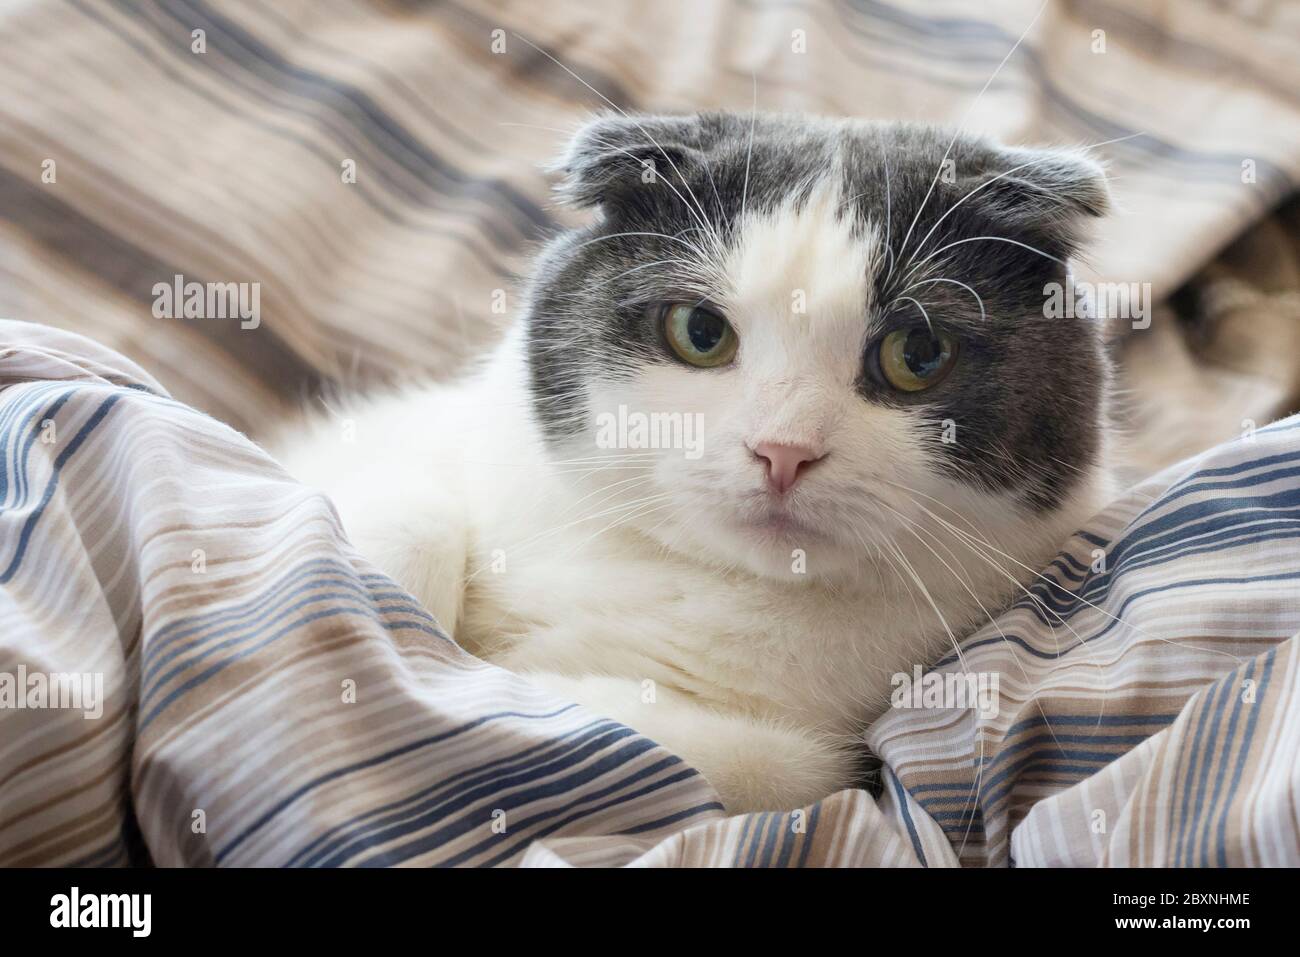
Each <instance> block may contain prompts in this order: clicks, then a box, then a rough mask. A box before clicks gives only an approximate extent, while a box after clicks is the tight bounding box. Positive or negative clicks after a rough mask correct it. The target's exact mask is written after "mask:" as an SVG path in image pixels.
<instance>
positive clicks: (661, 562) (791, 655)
mask: <svg viewBox="0 0 1300 957" xmlns="http://www.w3.org/2000/svg"><path fill="white" fill-rule="evenodd" d="M552 539H553V540H552V541H551V542H550V543H549V545H548V547H547V548H545V549H540V548H526V547H521V548H517V549H515V550H514V551H513V554H512V550H510V549H496V550H491V549H487V550H483V549H479V551H480V552H481V554H480V555H479V556H478V561H479V563H480V564H481V565H485V566H486V567H487V570H486V571H484V572H481V573H479V574H477V575H476V576H475V577H474V578H473V580H472V581H471V583H470V586H469V588H468V589H467V591H466V596H465V598H466V605H465V611H464V615H463V619H462V621H463V627H462V629H461V634H460V635H458V637H459V638H460V639H461V640H462V641H463V642H464V643H465V644H466V645H467V646H468V647H469V648H470V650H471V651H474V652H475V653H478V654H481V655H483V656H484V657H487V658H490V659H492V660H495V661H497V662H498V663H500V664H502V665H504V666H505V667H508V668H511V669H512V670H517V671H529V670H537V671H552V672H561V673H568V674H574V675H580V674H602V673H603V674H613V675H619V676H621V677H627V678H632V679H634V680H637V681H639V682H642V683H644V684H645V685H646V688H647V689H652V688H653V687H654V686H655V685H665V686H668V687H671V688H673V689H675V690H679V691H684V692H686V693H689V694H692V695H694V696H697V697H698V698H700V699H702V700H705V701H707V702H709V703H711V704H715V705H717V706H719V707H724V708H738V709H742V710H751V711H756V712H760V711H761V712H768V713H776V714H779V715H782V716H788V717H791V718H794V719H796V720H799V721H800V722H801V723H808V724H816V725H821V726H825V727H828V728H833V729H836V730H848V729H849V728H852V727H854V726H856V725H859V724H860V723H861V722H862V721H864V720H865V719H866V718H867V717H870V716H872V715H873V714H874V713H878V711H879V710H880V707H881V706H882V704H883V702H884V700H885V699H886V698H887V695H888V688H889V680H890V676H891V675H892V674H893V673H895V672H897V671H899V670H904V669H910V668H911V665H912V661H911V657H912V655H913V654H914V652H915V648H916V635H915V634H913V633H912V625H913V624H914V622H911V621H909V619H910V618H912V617H914V616H913V615H912V612H913V609H911V607H910V606H909V607H908V608H907V609H904V608H902V607H893V605H892V602H891V599H890V597H889V596H888V595H887V594H880V595H845V594H842V593H841V594H838V595H837V594H833V593H831V592H828V591H827V590H825V589H822V588H818V587H816V586H814V585H812V584H803V583H791V584H782V583H775V584H774V583H773V582H770V581H763V580H759V579H755V578H748V577H744V576H735V575H726V574H722V573H719V572H716V571H714V570H712V569H710V568H708V567H706V566H703V565H698V564H695V563H693V562H690V561H688V560H682V559H678V558H673V557H669V556H665V555H664V554H663V553H662V552H661V551H659V550H657V549H654V548H652V547H649V546H647V547H646V548H645V549H644V551H639V550H637V549H636V548H635V547H620V545H619V543H618V542H619V540H614V539H611V540H609V541H606V542H602V543H600V545H598V546H593V545H592V543H591V542H583V541H582V540H581V539H580V538H579V537H577V536H566V535H562V534H561V535H555V536H552ZM578 546H581V547H578ZM493 557H495V560H496V564H495V567H493V566H492V565H490V564H488V563H490V562H492V560H493ZM904 611H906V612H907V616H906V617H905V616H904Z"/></svg>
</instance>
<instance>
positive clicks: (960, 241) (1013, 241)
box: [903, 236, 1070, 281]
mask: <svg viewBox="0 0 1300 957" xmlns="http://www.w3.org/2000/svg"><path fill="white" fill-rule="evenodd" d="M978 242H997V243H1010V244H1011V245H1012V246H1019V247H1020V248H1021V249H1027V250H1028V251H1029V252H1031V253H1036V254H1038V255H1039V256H1042V257H1043V258H1044V259H1050V260H1051V261H1052V262H1054V263H1057V264H1058V265H1060V266H1061V268H1062V269H1069V268H1070V264H1069V263H1067V262H1066V261H1065V260H1064V259H1062V258H1061V257H1060V256H1053V255H1052V254H1051V253H1047V252H1043V250H1041V249H1039V248H1038V247H1037V246H1032V245H1030V244H1029V243H1022V242H1021V241H1020V240H1018V239H1009V238H1007V237H1006V236H970V237H968V238H966V239H956V240H953V241H952V242H950V243H948V244H947V245H946V246H940V247H939V248H938V249H936V250H935V251H934V252H932V253H930V255H928V256H926V257H925V258H924V259H922V260H921V261H920V262H918V263H917V264H916V265H915V266H913V267H912V268H911V269H909V270H908V271H907V273H906V274H905V275H904V277H903V279H904V281H907V280H908V279H910V278H911V276H912V274H913V273H915V272H916V270H918V269H920V268H921V267H922V266H924V265H925V264H926V263H927V262H929V261H930V260H931V259H933V258H934V257H935V256H938V255H939V254H940V253H943V252H947V251H948V250H949V249H953V248H955V247H957V246H964V245H966V243H978Z"/></svg>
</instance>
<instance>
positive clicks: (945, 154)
mask: <svg viewBox="0 0 1300 957" xmlns="http://www.w3.org/2000/svg"><path fill="white" fill-rule="evenodd" d="M1047 3H1048V0H1043V3H1042V5H1041V6H1039V8H1038V12H1037V13H1035V14H1034V18H1033V19H1032V20H1030V21H1029V25H1028V26H1026V27H1025V29H1024V31H1023V32H1022V33H1021V34H1020V36H1019V37H1018V38H1017V39H1016V42H1015V43H1014V44H1013V45H1012V47H1011V49H1010V50H1008V51H1007V55H1006V56H1004V57H1003V58H1002V60H1001V62H999V63H998V65H997V66H996V67H995V68H994V70H993V73H992V74H990V76H989V78H988V79H987V80H985V81H984V85H983V86H982V87H980V91H979V93H977V94H975V99H974V101H973V102H972V103H971V105H970V106H969V107H967V109H966V112H965V114H964V115H963V116H962V118H961V122H959V123H958V124H957V128H956V130H955V131H954V132H953V134H952V139H951V140H949V141H948V147H947V149H945V150H944V151H943V156H942V158H941V159H940V160H939V165H938V167H937V168H936V169H935V171H934V178H933V179H931V180H930V188H929V189H927V190H926V191H925V198H924V199H922V200H921V205H920V206H918V207H917V208H916V215H915V216H913V217H912V223H911V225H909V226H908V227H907V235H905V236H904V237H903V245H902V246H901V247H899V250H898V255H899V257H900V258H901V257H902V256H903V254H904V253H905V252H907V243H908V240H909V239H911V237H912V230H914V229H915V228H916V224H917V222H918V221H919V220H920V218H921V213H922V212H924V211H925V207H926V205H927V204H928V203H929V202H930V196H931V195H932V194H933V193H934V187H935V186H936V185H937V184H938V182H939V177H940V176H942V175H943V170H944V164H945V163H947V162H948V157H949V155H950V154H951V153H952V148H953V146H955V145H956V143H957V138H958V137H959V136H961V134H962V131H963V130H965V128H966V121H967V120H969V119H970V116H971V114H972V113H974V112H975V108H976V107H977V106H979V102H980V100H982V99H983V98H984V94H985V93H986V92H988V88H989V87H990V86H991V85H992V84H993V81H994V80H995V79H997V76H998V74H999V73H1001V72H1002V68H1003V67H1004V66H1006V65H1007V61H1008V60H1010V59H1011V57H1012V55H1013V54H1014V53H1015V52H1016V51H1017V50H1018V49H1020V44H1022V43H1024V42H1025V37H1027V36H1029V31H1030V30H1032V29H1033V28H1034V24H1036V23H1037V22H1038V18H1039V17H1041V16H1042V15H1043V11H1044V10H1046V9H1047Z"/></svg>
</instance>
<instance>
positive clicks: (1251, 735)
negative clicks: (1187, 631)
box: [1215, 648, 1277, 867]
mask: <svg viewBox="0 0 1300 957" xmlns="http://www.w3.org/2000/svg"><path fill="white" fill-rule="evenodd" d="M1276 659H1277V649H1276V648H1274V649H1273V650H1272V651H1270V652H1268V654H1266V655H1264V669H1263V673H1262V674H1261V675H1260V679H1259V691H1258V693H1257V694H1256V695H1255V704H1254V706H1253V707H1252V708H1251V709H1250V717H1249V718H1247V719H1246V733H1245V736H1244V737H1243V739H1242V742H1241V749H1240V750H1239V751H1238V752H1237V765H1236V767H1234V768H1233V769H1232V785H1231V787H1230V788H1229V789H1228V800H1227V803H1225V804H1224V806H1223V810H1222V811H1221V812H1220V814H1219V833H1218V840H1217V841H1216V842H1215V843H1216V848H1215V849H1216V851H1217V852H1218V854H1217V856H1218V861H1219V866H1220V867H1227V866H1228V845H1227V830H1228V814H1229V813H1230V812H1231V811H1232V806H1233V802H1235V801H1236V800H1237V788H1238V787H1239V786H1240V785H1241V775H1242V771H1243V769H1244V768H1245V767H1246V755H1247V754H1248V753H1249V752H1250V748H1251V745H1252V743H1253V742H1254V740H1255V725H1256V723H1257V722H1258V720H1259V712H1260V709H1261V708H1263V706H1264V695H1265V693H1266V692H1267V691H1268V684H1269V679H1271V678H1272V676H1273V662H1274V661H1275V660H1276Z"/></svg>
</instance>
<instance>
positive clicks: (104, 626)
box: [0, 322, 1300, 867]
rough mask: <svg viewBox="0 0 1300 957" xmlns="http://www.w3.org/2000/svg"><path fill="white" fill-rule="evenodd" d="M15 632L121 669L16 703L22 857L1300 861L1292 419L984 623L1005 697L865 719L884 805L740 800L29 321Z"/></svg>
mask: <svg viewBox="0 0 1300 957" xmlns="http://www.w3.org/2000/svg"><path fill="white" fill-rule="evenodd" d="M0 622H2V623H3V629H2V630H0V692H2V691H3V688H4V687H5V685H4V680H5V676H6V675H8V676H14V675H18V674H20V673H23V674H26V675H28V676H30V675H34V674H41V675H47V676H48V675H59V674H77V675H88V676H98V678H97V679H96V680H98V681H99V682H100V685H101V686H102V697H101V698H99V699H98V701H97V702H91V701H88V700H82V701H80V702H79V703H78V704H79V706H78V707H39V706H36V705H35V703H34V701H35V699H33V698H32V697H31V696H30V694H29V695H28V696H27V698H26V699H25V704H26V705H27V706H24V707H18V706H15V701H14V700H13V699H12V698H11V699H10V700H9V702H8V706H6V707H3V708H0V864H3V865H34V864H73V865H124V864H131V863H134V864H139V863H145V862H147V861H152V862H154V863H156V864H160V865H222V866H252V865H276V866H280V865H291V866H332V865H355V866H387V865H504V864H513V865H536V866H547V865H637V866H688V865H705V864H708V865H735V866H776V867H794V866H812V865H899V866H902V865H914V866H915V865H920V866H931V867H934V866H952V865H958V864H964V865H975V866H1008V865H1012V864H1015V865H1019V866H1037V865H1052V864H1075V865H1098V864H1101V865H1124V864H1141V865H1164V864H1169V865H1196V866H1200V865H1233V866H1264V865H1282V864H1290V865H1297V864H1300V832H1298V831H1297V824H1296V822H1297V819H1300V807H1297V800H1298V799H1300V637H1298V636H1300V418H1295V419H1289V420H1284V421H1282V422H1279V423H1277V424H1275V425H1272V426H1270V427H1268V428H1264V429H1260V430H1258V431H1255V432H1252V433H1248V434H1245V435H1243V436H1242V437H1241V438H1240V439H1239V440H1238V441H1236V442H1233V443H1230V444H1228V445H1224V446H1221V447H1219V448H1216V449H1214V450H1211V451H1209V452H1206V453H1204V454H1203V455H1201V456H1199V457H1197V458H1195V459H1193V460H1191V461H1188V462H1186V463H1184V464H1182V465H1179V466H1177V467H1175V468H1173V469H1171V470H1168V471H1166V472H1164V473H1163V474H1161V475H1159V476H1157V477H1156V478H1153V479H1151V480H1149V481H1147V482H1145V483H1144V484H1142V485H1140V486H1138V487H1136V488H1134V489H1133V490H1132V491H1131V492H1130V493H1128V494H1127V495H1125V496H1124V497H1123V498H1121V499H1120V500H1118V501H1117V502H1115V503H1114V504H1113V505H1112V506H1111V507H1109V508H1108V509H1106V510H1105V512H1103V513H1102V514H1101V515H1098V516H1097V517H1096V518H1095V519H1094V520H1093V521H1092V522H1090V523H1089V525H1088V527H1087V528H1086V529H1085V530H1083V531H1081V532H1080V533H1079V534H1078V535H1077V536H1075V537H1074V538H1073V539H1071V540H1070V542H1068V543H1067V544H1066V546H1065V548H1064V549H1063V551H1062V552H1061V554H1060V556H1059V557H1058V558H1057V559H1056V560H1054V561H1053V562H1051V563H1050V564H1049V565H1048V566H1047V567H1046V568H1044V569H1042V570H1041V572H1040V573H1039V574H1038V575H1037V576H1036V577H1035V578H1034V579H1033V580H1032V582H1031V584H1030V585H1029V587H1028V588H1027V590H1026V593H1025V595H1024V598H1023V599H1022V600H1021V601H1020V602H1018V603H1017V604H1016V605H1015V606H1014V607H1012V608H1010V609H1009V610H1007V611H1006V612H1005V613H1003V614H1001V615H1000V616H999V617H998V618H997V619H996V620H995V621H991V622H990V623H989V625H988V626H987V627H985V628H983V629H981V630H980V631H979V632H977V633H976V634H974V635H972V636H971V637H970V638H969V639H968V640H966V641H965V642H964V645H963V654H962V658H963V660H964V662H965V668H966V669H968V670H969V671H970V672H978V673H983V674H997V675H998V676H999V678H1000V681H999V683H998V697H997V699H996V707H994V708H988V709H982V710H980V711H979V712H976V711H973V710H935V709H928V708H920V709H907V708H897V709H893V710H891V711H890V712H889V713H888V714H887V715H886V716H885V717H884V718H883V719H881V720H880V721H878V722H877V723H876V724H875V725H874V726H873V727H871V728H870V729H869V732H868V734H867V741H868V742H869V744H870V746H871V747H872V749H873V750H874V751H875V752H876V753H877V754H878V755H879V756H880V758H881V759H882V761H883V768H882V772H881V773H882V777H883V782H884V787H883V791H882V793H881V795H880V797H879V798H878V799H877V798H873V797H872V796H871V795H870V794H869V793H868V792H866V791H845V792H842V793H840V794H836V795H834V796H832V797H830V798H828V799H827V800H825V801H822V802H821V803H820V804H817V805H814V806H812V807H808V808H800V809H790V811H789V812H788V813H771V814H754V815H746V816H739V817H727V816H726V815H725V814H724V812H723V811H722V809H721V807H720V806H719V804H718V802H717V800H716V796H715V795H714V794H713V792H712V791H711V789H710V787H709V786H708V784H707V783H706V782H705V781H704V780H703V778H701V777H700V776H699V775H698V774H697V773H695V772H694V771H693V770H692V769H691V768H689V767H687V766H686V765H684V764H683V762H682V761H681V760H680V759H679V758H677V757H676V756H674V755H672V754H670V753H668V752H666V751H665V750H664V749H663V748H661V747H659V746H657V745H656V744H654V743H652V742H650V741H648V740H646V739H644V738H642V737H641V736H639V735H638V734H636V733H635V732H633V731H631V730H630V729H628V728H626V727H622V726H620V725H618V724H616V723H614V722H612V721H609V720H606V719H604V718H602V717H600V716H599V715H595V714H590V713H586V712H584V711H583V710H582V709H580V708H579V707H577V706H575V705H572V704H570V703H567V702H564V701H560V700H556V699H553V698H550V697H548V696H547V695H546V694H543V693H542V692H541V691H539V690H536V689H534V688H532V687H530V686H529V685H528V684H527V683H526V682H524V681H522V680H521V679H518V678H515V677H513V676H512V675H510V674H507V673H505V672H503V671H501V670H499V669H497V668H495V667H493V666H491V665H488V664H485V663H483V662H479V661H476V660H474V659H472V658H471V657H470V656H468V655H467V654H465V653H464V652H462V651H461V650H459V649H458V648H457V647H456V646H455V645H454V644H453V643H452V642H451V641H450V640H448V639H447V637H446V636H445V635H444V634H443V633H442V632H441V631H440V629H439V628H438V625H437V623H436V622H435V621H433V620H432V619H431V618H430V617H429V615H428V614H427V613H426V612H425V611H424V610H423V609H421V608H420V607H419V606H418V605H417V604H416V603H415V602H414V601H413V600H412V599H411V598H410V596H408V595H406V594H404V593H403V592H402V591H401V590H400V589H399V588H397V587H396V586H395V585H394V584H393V583H392V582H391V581H389V580H388V579H386V578H385V577H384V576H383V575H381V574H378V573H377V572H376V571H375V570H374V569H373V568H372V567H370V566H368V565H367V564H366V562H365V561H364V560H363V559H362V558H360V557H359V556H358V555H357V554H356V553H355V552H354V551H353V550H352V549H351V547H350V546H349V545H348V543H347V542H346V540H345V539H344V538H343V536H342V534H341V532H340V528H339V524H338V520H337V517H336V516H335V514H334V511H333V509H332V507H331V506H330V504H329V502H328V501H327V500H326V499H324V498H323V497H322V496H321V495H320V494H319V493H317V492H314V491H312V490H311V489H308V488H305V487H303V486H301V485H298V484H296V483H295V482H294V481H293V480H291V479H290V478H289V477H288V476H287V475H286V474H285V473H284V472H283V471H282V470H281V469H280V468H279V467H278V466H277V465H276V464H275V463H274V462H273V461H271V460H270V459H269V458H268V457H267V455H266V454H265V453H264V452H263V451H261V449H260V448H258V447H257V446H256V445H254V444H253V443H252V442H250V441H249V440H248V439H246V438H245V437H244V436H242V435H241V434H240V433H238V432H236V431H235V430H234V429H232V428H230V427H229V426H227V425H225V424H222V423H221V422H219V421H218V420H216V419H214V418H211V417H209V416H207V415H205V414H203V413H201V412H198V411H196V410H194V409H192V408H189V407H187V406H185V405H183V404H181V403H179V402H177V401H175V400H174V399H172V398H171V397H170V396H169V395H168V394H167V392H166V391H165V390H164V389H163V388H162V386H161V385H160V384H159V383H158V382H157V381H156V380H154V379H153V378H152V377H150V376H149V375H148V374H146V373H145V372H143V371H142V370H141V369H140V368H139V367H138V366H136V365H135V364H134V363H132V362H130V361H129V360H127V359H125V358H123V357H122V356H120V355H117V354H115V353H113V352H112V351H110V350H108V349H106V348H105V347H103V346H100V345H97V344H95V343H93V342H91V341H89V340H87V339H84V338H82V337H79V336H76V335H73V334H71V333H67V332H61V331H56V330H53V329H49V328H47V327H41V326H36V325H31V324H24V323H17V322H0ZM961 668H962V665H961V663H960V662H958V661H956V660H955V659H954V660H950V661H946V662H941V663H939V664H938V665H937V670H938V671H939V672H945V671H960V670H961ZM10 687H11V688H12V687H13V684H12V681H11V683H10ZM89 687H90V685H87V688H89ZM0 700H3V699H0ZM50 703H52V702H46V704H50ZM95 712H98V713H95Z"/></svg>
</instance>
